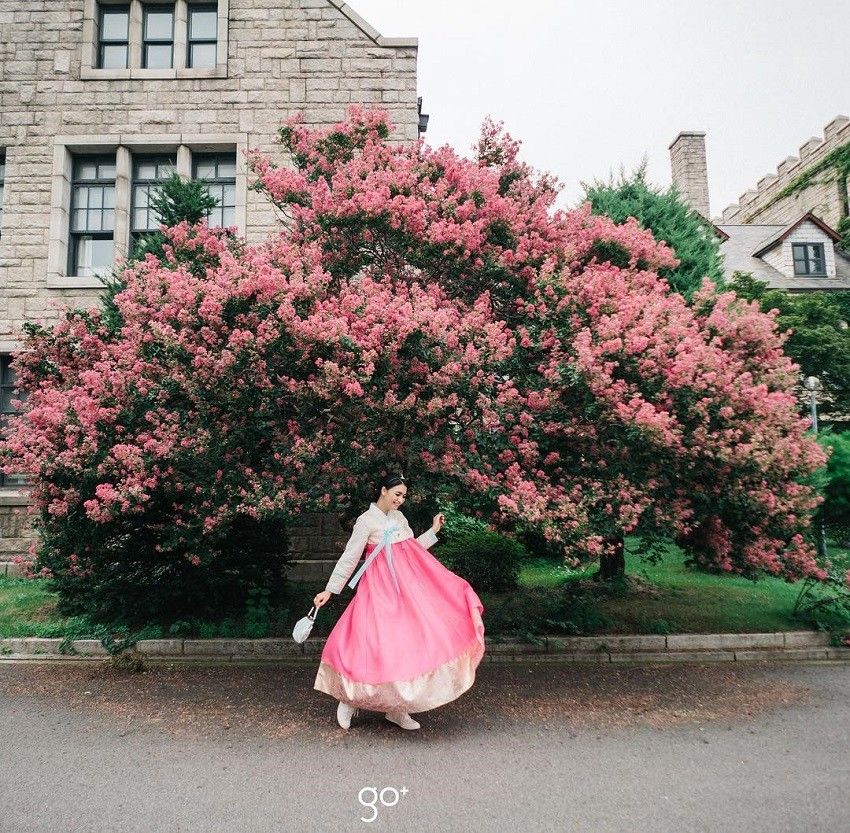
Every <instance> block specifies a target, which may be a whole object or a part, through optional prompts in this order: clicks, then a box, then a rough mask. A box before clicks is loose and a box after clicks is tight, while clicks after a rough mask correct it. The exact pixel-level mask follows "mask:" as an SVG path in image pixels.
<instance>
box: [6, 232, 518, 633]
mask: <svg viewBox="0 0 850 833" xmlns="http://www.w3.org/2000/svg"><path fill="white" fill-rule="evenodd" d="M166 235H167V237H168V241H169V243H168V244H167V245H166V247H165V252H166V254H165V257H164V258H163V259H162V261H160V260H159V259H157V258H155V257H153V256H152V255H149V256H148V257H147V259H146V260H145V261H143V262H140V263H135V264H133V265H131V266H130V267H128V268H127V269H126V270H125V272H124V274H123V275H122V281H123V283H124V284H125V289H124V290H123V291H121V292H119V293H118V294H116V295H115V296H114V298H112V299H111V306H112V313H111V315H110V321H109V324H110V326H107V325H106V323H107V322H105V320H104V316H103V314H102V312H101V311H100V310H98V309H96V308H92V309H89V310H87V311H79V310H77V311H69V312H68V313H67V314H66V316H65V318H64V319H63V320H61V321H60V322H59V323H58V324H56V325H54V326H53V327H51V328H44V327H40V326H38V325H34V324H30V325H28V327H27V329H28V332H29V337H28V343H27V349H26V350H25V351H23V352H21V353H20V354H19V355H18V356H17V357H16V364H17V369H18V374H19V379H20V385H21V386H22V387H23V388H25V389H26V390H28V391H29V398H28V401H27V405H28V409H27V411H26V412H25V413H24V414H23V415H22V417H21V418H20V419H19V420H18V421H17V423H16V425H15V430H14V431H13V433H12V434H11V436H10V437H9V438H8V440H7V442H6V443H5V448H4V451H5V453H6V455H7V456H10V455H11V456H12V457H13V459H14V461H15V462H14V463H13V467H14V468H15V469H16V470H23V471H27V472H28V473H29V474H30V475H31V477H32V479H33V484H34V486H33V491H32V498H33V509H34V510H37V512H38V526H39V531H40V533H41V545H40V548H39V550H38V552H37V553H36V554H37V561H36V564H35V565H34V569H36V570H37V571H39V572H41V574H43V575H48V576H50V577H51V578H52V579H53V580H54V582H55V587H56V589H58V591H59V592H60V595H61V600H62V609H63V611H64V612H67V613H81V612H86V613H89V614H91V615H96V616H97V617H98V618H101V619H106V620H109V619H115V618H119V617H120V618H124V619H128V620H132V621H134V622H137V623H141V622H144V621H149V620H159V621H171V620H173V619H175V618H181V617H185V616H187V615H190V614H191V615H207V616H212V615H215V614H220V613H222V612H224V611H226V610H228V609H229V608H230V607H232V606H234V605H235V606H237V607H238V605H240V604H242V603H244V598H245V594H246V593H247V590H248V588H249V586H250V584H251V583H252V582H253V583H263V584H267V585H270V586H271V587H273V588H275V589H276V590H277V591H280V589H281V587H282V585H283V583H284V582H283V580H282V575H281V572H282V569H283V567H284V564H285V559H284V557H283V556H284V553H285V549H286V538H285V533H286V529H287V527H288V524H289V522H290V521H291V519H292V517H293V516H295V515H297V514H298V513H299V512H301V511H303V510H305V509H314V510H315V509H322V508H328V507H336V506H340V505H343V504H345V503H348V502H350V501H351V496H352V495H353V494H354V495H357V496H358V498H360V499H362V497H363V496H364V495H366V494H368V487H369V485H370V484H371V481H372V480H373V478H374V475H375V473H376V469H375V467H376V466H379V465H380V463H381V460H382V459H383V460H387V459H392V460H394V461H413V460H415V459H416V458H418V457H419V456H420V455H421V454H424V453H426V451H427V452H428V453H432V454H436V455H437V456H438V457H442V455H443V454H446V453H450V451H451V449H452V448H453V447H454V445H453V444H447V442H446V441H447V438H450V437H451V436H453V435H454V434H455V433H456V432H457V430H458V428H457V424H456V420H455V414H456V411H458V410H459V409H460V406H461V405H462V406H463V407H462V410H463V411H464V412H465V413H469V412H470V411H472V410H474V408H475V404H474V402H475V399H476V398H477V397H478V396H479V395H481V396H484V397H485V398H486V396H487V387H488V385H490V386H492V384H493V378H492V377H493V374H492V371H490V370H488V368H490V367H492V366H494V365H498V364H499V362H501V361H502V360H504V358H505V357H506V356H507V355H508V354H509V353H510V348H509V346H508V345H509V333H508V332H507V331H506V329H505V327H504V326H502V325H500V324H498V323H493V319H492V315H491V312H490V310H489V308H488V304H487V301H486V298H480V299H478V301H477V302H476V304H475V305H472V306H469V307H466V306H463V305H458V304H456V303H454V302H452V301H451V300H450V299H449V298H448V297H447V296H446V294H445V293H444V292H443V291H442V290H441V289H440V288H439V286H437V285H433V284H432V285H428V286H425V285H418V284H416V283H415V282H411V283H410V284H408V285H405V286H403V287H397V288H395V289H393V288H391V287H389V286H387V285H385V284H381V283H378V282H375V281H373V280H372V279H371V278H370V277H369V276H362V277H361V278H360V279H358V280H357V281H356V282H353V281H352V282H349V283H346V284H342V285H341V284H339V282H335V281H334V280H333V278H332V276H331V275H330V274H329V273H328V272H327V271H326V270H325V269H324V266H323V263H322V257H321V252H320V251H319V249H318V247H316V246H315V245H313V244H304V245H292V244H290V243H289V242H288V241H287V240H286V239H285V238H283V237H282V238H280V239H277V240H275V241H272V242H271V243H269V244H268V245H267V246H262V247H257V248H254V249H249V248H245V247H242V246H239V245H234V244H233V241H232V240H231V239H230V238H229V237H228V236H227V235H225V234H222V233H219V232H217V231H214V230H210V229H208V228H207V227H206V226H205V225H203V224H201V225H196V226H189V225H188V224H186V223H183V224H181V225H178V226H175V227H173V228H171V229H168V230H167V231H166ZM332 284H333V287H334V288H333V290H332V291H331V289H330V286H331V285H332ZM116 314H117V316H118V320H119V321H120V328H118V329H116V326H115V318H116ZM482 368H484V369H485V370H484V371H483V372H482V370H481V369H482ZM470 403H472V404H470ZM426 415H427V416H426ZM402 464H403V465H405V468H408V466H407V464H406V463H405V462H402Z"/></svg>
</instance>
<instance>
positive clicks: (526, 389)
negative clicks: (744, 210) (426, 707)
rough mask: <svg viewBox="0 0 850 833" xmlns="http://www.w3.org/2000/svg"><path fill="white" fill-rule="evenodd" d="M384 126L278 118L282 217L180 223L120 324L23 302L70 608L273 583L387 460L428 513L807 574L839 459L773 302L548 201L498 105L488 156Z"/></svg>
mask: <svg viewBox="0 0 850 833" xmlns="http://www.w3.org/2000/svg"><path fill="white" fill-rule="evenodd" d="M390 131H391V125H390V124H389V122H388V121H387V118H386V116H385V114H382V113H370V112H365V111H363V110H361V109H359V108H352V110H351V112H350V114H349V118H348V119H347V120H346V121H345V122H344V123H342V124H339V125H335V126H334V127H332V128H329V129H323V130H309V129H307V128H306V127H305V126H304V125H302V124H301V123H300V122H299V121H298V119H292V120H290V122H288V123H287V125H286V126H285V127H284V128H283V130H282V132H281V138H282V140H283V143H284V145H285V147H286V148H287V150H288V151H289V152H290V154H291V159H292V163H293V164H292V165H290V166H286V167H275V166H274V165H273V164H272V163H271V162H270V161H269V160H268V159H266V158H264V157H263V156H262V155H260V154H258V153H252V154H250V157H249V164H250V166H251V169H252V171H253V172H254V174H255V177H256V181H255V187H256V188H257V189H258V190H260V191H263V192H265V193H266V194H267V195H268V197H269V198H270V199H271V200H272V201H273V202H274V203H275V204H276V205H277V206H278V207H279V208H280V210H281V213H282V217H283V221H284V222H283V227H282V230H281V232H280V234H279V235H276V236H275V237H274V238H273V239H271V240H269V241H267V242H265V243H263V244H261V245H256V246H247V245H244V244H243V243H241V242H239V241H235V240H233V239H232V238H231V237H229V236H227V235H224V234H220V233H217V232H215V231H213V230H210V229H208V228H207V227H206V226H205V225H203V224H199V225H194V226H190V225H188V224H186V223H183V224H180V225H177V226H175V227H173V228H171V229H169V230H167V232H166V234H167V238H168V241H169V242H168V244H167V245H166V246H165V247H164V256H163V257H161V258H157V257H154V256H153V255H149V256H148V257H147V258H146V259H145V260H144V261H143V262H140V263H134V264H132V265H130V266H128V267H127V269H125V270H124V274H123V275H122V283H123V284H124V285H125V287H126V288H125V289H123V291H121V292H119V293H118V294H117V295H116V296H115V297H114V298H113V299H112V302H111V303H112V304H113V309H112V312H111V314H110V320H109V325H110V326H109V327H107V326H105V322H104V320H103V315H102V314H101V311H99V310H98V309H90V310H86V311H79V310H78V311H69V312H68V313H67V314H66V316H65V317H64V318H63V319H62V320H61V321H60V322H59V323H58V324H56V325H54V326H53V327H51V328H44V327H40V326H38V325H28V338H27V344H26V347H25V349H24V350H23V351H22V352H21V353H20V354H19V356H18V357H17V359H16V363H17V370H18V376H19V379H20V385H21V386H22V387H23V388H24V389H26V390H27V391H28V394H29V396H28V400H27V410H26V411H25V412H24V413H23V414H22V415H21V417H20V419H18V420H17V421H16V424H15V426H14V428H13V430H12V432H11V433H10V435H9V437H8V438H7V439H6V441H5V442H4V444H3V447H2V452H3V455H4V457H6V458H8V464H7V469H8V470H15V471H21V470H23V471H26V472H28V473H30V475H31V477H32V479H33V483H34V486H33V510H34V511H35V512H36V513H37V514H38V524H39V529H40V532H41V539H42V543H41V545H40V548H39V549H38V551H37V552H35V553H34V555H36V556H37V558H36V560H35V563H34V565H33V566H34V570H35V571H36V572H41V573H42V574H45V575H50V576H52V577H53V578H54V579H55V581H56V582H57V586H58V588H59V590H60V592H61V593H62V598H63V600H65V604H66V609H67V610H68V612H71V611H72V610H73V611H82V610H85V611H87V612H92V611H96V612H97V613H98V615H100V616H101V617H103V618H108V617H110V616H115V615H116V614H121V615H124V616H125V618H126V617H133V618H136V619H138V620H140V621H141V620H145V619H152V618H156V617H159V618H160V619H167V618H173V617H176V616H185V615H186V613H187V611H190V610H191V611H193V612H198V609H199V608H200V607H202V606H203V605H206V606H207V607H208V608H210V612H212V609H215V610H221V609H224V608H225V607H226V606H227V605H228V604H230V603H233V602H236V603H238V602H240V601H241V599H242V597H243V596H244V592H245V591H246V587H247V584H248V582H249V581H255V582H256V581H271V582H272V583H278V584H279V583H280V582H278V579H279V577H280V576H279V570H280V564H281V560H282V559H281V557H282V550H283V548H284V540H283V537H284V535H285V529H286V527H287V525H288V523H289V522H290V521H291V519H292V517H293V516H296V515H297V514H298V513H299V512H302V511H304V510H315V509H326V508H330V507H346V506H360V505H362V503H363V501H364V500H366V499H367V498H368V495H369V486H370V484H371V482H372V480H373V479H374V477H375V475H376V474H377V473H378V472H379V471H380V470H381V469H383V468H387V467H392V468H398V467H401V468H402V469H403V470H404V471H405V473H406V474H407V475H408V476H409V478H410V479H411V486H412V489H411V498H412V499H411V501H410V503H411V506H410V508H411V510H416V509H417V503H418V504H419V505H420V506H421V507H422V509H423V510H425V511H427V510H430V511H434V510H435V509H436V506H434V505H429V503H428V502H429V500H430V498H431V496H435V497H436V498H437V499H439V498H440V497H441V496H442V497H447V498H451V499H452V500H453V501H454V502H455V503H456V504H457V505H458V506H459V507H460V508H462V509H464V510H466V511H469V512H472V513H475V514H478V515H479V516H483V517H486V518H487V519H488V520H489V521H490V522H492V523H493V524H494V525H496V526H499V527H501V528H503V529H506V530H516V529H521V530H526V531H529V532H533V533H536V534H538V535H539V536H540V537H541V538H542V539H543V540H545V541H546V542H547V544H548V545H550V546H552V547H557V548H559V549H560V551H562V552H563V553H564V556H565V557H566V558H567V559H569V560H571V561H572V562H574V563H575V562H578V561H581V560H585V559H597V558H598V559H601V561H602V563H603V566H605V567H606V574H615V573H616V572H617V569H618V565H619V567H621V566H622V564H621V561H620V559H621V555H622V542H623V536H624V535H625V534H628V533H640V534H641V536H642V540H645V541H649V542H652V541H655V540H658V539H660V538H661V537H662V536H667V537H668V538H669V537H672V538H673V539H675V540H678V541H680V542H682V543H684V544H685V545H686V546H687V547H688V549H689V552H690V553H691V554H692V557H693V558H694V559H696V560H698V561H700V562H701V563H703V564H707V565H713V566H714V567H716V568H717V569H721V570H726V571H734V572H744V573H751V574H754V573H757V572H758V571H763V570H767V571H769V572H771V573H774V574H781V575H784V576H786V577H788V578H789V579H794V578H797V577H799V576H814V577H817V576H818V575H819V569H820V568H819V567H818V565H817V564H816V563H815V560H814V556H813V550H812V547H811V545H810V543H809V542H808V540H807V539H806V537H805V532H806V526H807V524H808V518H809V513H810V512H811V509H812V507H813V506H814V505H815V503H816V502H817V497H816V495H815V493H814V491H813V489H812V488H811V487H810V486H808V485H807V478H808V477H809V476H810V475H811V473H812V471H814V469H816V468H817V467H818V466H820V465H821V464H822V463H823V461H824V459H825V455H824V454H823V452H822V451H820V449H819V447H818V446H817V444H816V443H814V442H813V441H812V440H811V439H809V438H808V437H807V436H806V428H807V423H806V422H805V421H804V420H801V419H800V418H799V417H798V416H797V414H796V411H795V408H794V399H793V396H792V395H791V392H790V391H791V384H792V378H793V375H794V367H793V365H791V364H790V363H789V361H788V360H787V359H786V358H785V357H784V355H783V353H782V349H781V338H780V336H778V335H777V334H776V331H775V326H774V324H773V320H772V318H771V317H770V316H768V315H765V314H762V313H761V312H759V311H758V310H757V309H756V308H755V307H754V306H753V305H749V304H747V303H746V302H741V301H739V300H738V299H736V298H735V296H734V295H732V294H731V293H728V294H722V295H718V294H716V292H715V290H714V289H713V288H712V286H711V285H710V283H706V285H705V286H704V287H703V289H702V291H701V292H700V293H698V295H697V297H696V300H695V303H694V304H693V306H691V307H689V306H688V305H687V304H686V303H685V302H684V301H683V299H682V298H681V297H680V296H678V295H676V294H675V293H669V292H667V291H666V286H665V283H664V281H663V280H662V279H661V278H659V277H658V274H657V270H658V269H661V268H663V267H669V266H670V265H672V264H674V263H675V257H674V254H673V252H672V251H671V250H670V249H669V248H668V247H667V246H665V245H664V244H661V243H658V242H657V241H655V240H654V239H653V237H652V235H651V234H650V233H649V232H647V231H645V230H643V229H642V228H641V227H640V226H639V225H638V224H637V223H636V222H633V221H629V222H626V223H624V224H622V225H615V224H614V223H612V222H611V221H610V220H608V219H607V218H605V217H600V216H594V215H592V214H591V212H590V210H589V206H588V205H585V206H583V207H582V208H580V209H578V210H575V211H570V212H562V211H555V210H553V201H554V198H555V196H556V194H557V183H555V182H554V181H553V180H552V179H551V178H550V177H548V176H538V175H536V174H535V173H534V172H533V171H532V170H530V169H529V168H528V167H527V166H526V165H524V164H522V163H520V162H519V161H518V158H517V151H518V144H517V143H516V142H515V141H514V140H512V139H511V138H510V137H509V136H506V135H503V134H502V132H501V130H500V127H499V126H498V125H494V124H492V123H487V124H485V126H484V130H483V132H482V137H481V140H480V142H479V145H478V147H477V149H476V154H475V157H474V158H472V159H465V158H462V157H460V156H459V155H457V154H456V153H455V152H454V151H452V150H451V149H449V148H446V147H444V148H439V149H431V148H428V147H427V146H425V145H423V144H421V143H419V142H415V143H408V144H391V143H389V142H388V141H387V136H388V135H389V133H390ZM258 541H264V542H266V543H265V544H264V545H263V546H258V545H256V542H258ZM269 541H271V542H272V543H271V544H269ZM246 542H247V543H246ZM258 553H259V554H258ZM275 565H278V566H275ZM609 568H610V569H609ZM276 570H277V571H278V572H275V571H276ZM128 600H132V602H133V603H132V604H130V603H129V602H128Z"/></svg>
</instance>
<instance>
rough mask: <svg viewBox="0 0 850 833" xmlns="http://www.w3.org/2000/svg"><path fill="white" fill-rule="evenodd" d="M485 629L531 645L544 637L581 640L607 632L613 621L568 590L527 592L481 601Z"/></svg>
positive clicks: (585, 597) (586, 598)
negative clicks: (552, 636) (582, 636)
mask: <svg viewBox="0 0 850 833" xmlns="http://www.w3.org/2000/svg"><path fill="white" fill-rule="evenodd" d="M482 601H483V603H484V629H485V631H486V632H487V633H489V634H491V635H496V634H498V635H499V636H512V637H518V638H521V639H527V640H528V641H531V642H534V641H536V640H537V639H538V638H539V637H540V636H543V635H546V634H563V635H568V636H580V635H586V634H594V633H599V632H602V631H606V630H609V629H610V628H612V627H613V625H614V620H613V619H612V618H611V617H610V616H608V615H607V614H605V613H603V612H602V611H600V610H599V609H598V607H597V606H596V604H595V602H594V600H593V599H592V598H591V596H590V595H588V594H584V593H575V592H573V591H572V590H571V589H569V588H566V589H565V588H558V589H554V590H553V589H552V588H545V589H539V588H529V589H523V590H521V591H518V592H513V593H510V594H509V595H507V596H504V597H503V598H499V599H491V598H489V597H487V596H485V597H484V598H483V600H482Z"/></svg>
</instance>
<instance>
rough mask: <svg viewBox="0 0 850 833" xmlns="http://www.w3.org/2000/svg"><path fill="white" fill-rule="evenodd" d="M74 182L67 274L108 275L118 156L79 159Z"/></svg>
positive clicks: (72, 186) (112, 246) (75, 165)
mask: <svg viewBox="0 0 850 833" xmlns="http://www.w3.org/2000/svg"><path fill="white" fill-rule="evenodd" d="M72 179H73V182H72V185H71V235H70V237H71V239H70V245H69V246H68V274H69V275H77V276H79V277H94V276H103V275H108V274H109V273H110V271H111V269H112V264H113V252H114V244H113V235H114V230H115V156H114V155H110V156H81V157H77V158H76V159H75V160H74V165H73V176H72Z"/></svg>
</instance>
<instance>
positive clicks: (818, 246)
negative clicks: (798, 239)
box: [791, 243, 826, 278]
mask: <svg viewBox="0 0 850 833" xmlns="http://www.w3.org/2000/svg"><path fill="white" fill-rule="evenodd" d="M810 248H812V249H815V250H816V253H815V254H814V255H812V254H810V252H809V249H810ZM825 249H826V247H825V246H824V244H823V243H792V244H791V259H792V261H793V264H794V275H795V276H800V277H811V278H823V277H826V251H825ZM799 252H802V257H801V256H799V255H798V253H799ZM817 262H820V264H821V270H820V271H817V272H816V271H814V268H813V264H815V263H817ZM798 264H801V266H802V269H798V268H797V266H798Z"/></svg>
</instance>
